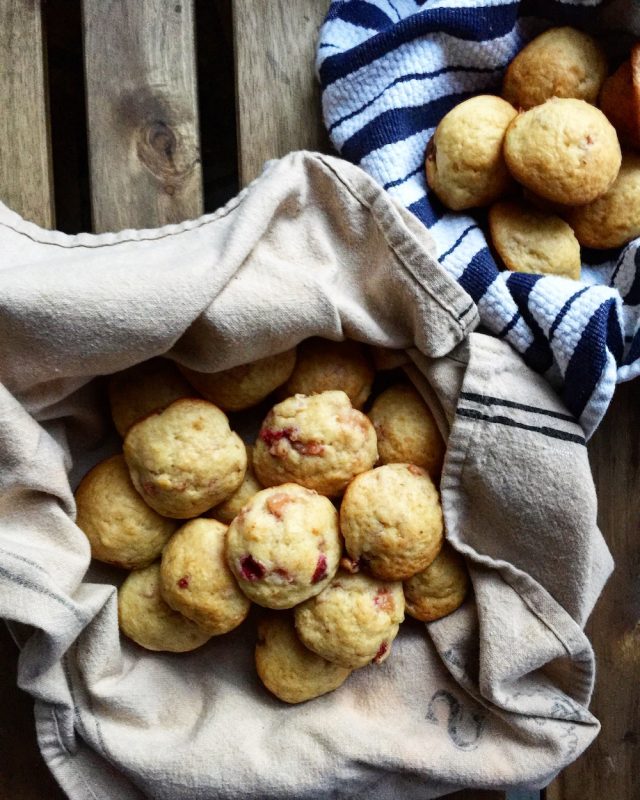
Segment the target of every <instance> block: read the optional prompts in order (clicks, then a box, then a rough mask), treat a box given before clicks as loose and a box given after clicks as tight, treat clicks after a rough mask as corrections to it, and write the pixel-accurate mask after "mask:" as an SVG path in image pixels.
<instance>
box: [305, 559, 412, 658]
mask: <svg viewBox="0 0 640 800" xmlns="http://www.w3.org/2000/svg"><path fill="white" fill-rule="evenodd" d="M294 614H295V623H296V631H297V633H298V636H299V637H300V639H301V640H302V643H303V644H304V645H305V646H306V647H308V648H309V649H310V650H313V652H314V653H317V654H318V655H319V656H322V658H326V659H327V661H331V662H332V663H334V664H339V665H340V666H342V667H346V668H347V669H357V668H358V667H364V666H366V665H367V664H370V663H374V664H381V663H382V662H383V661H385V660H386V659H387V658H388V656H389V653H390V652H391V643H392V642H393V640H394V639H395V638H396V636H397V634H398V629H399V627H400V623H401V622H402V620H403V619H404V595H403V593H402V584H401V583H399V582H393V583H392V582H390V581H381V580H378V579H376V578H371V577H370V576H369V575H365V574H364V573H362V572H360V573H357V574H355V575H350V574H349V573H347V572H343V571H340V572H338V574H337V575H336V576H335V578H334V579H333V580H332V581H331V583H330V584H329V585H328V586H327V588H326V589H325V590H324V591H323V592H322V593H321V594H319V595H317V596H316V597H312V598H311V600H307V601H306V603H302V604H301V605H299V606H297V607H296V609H295V612H294Z"/></svg>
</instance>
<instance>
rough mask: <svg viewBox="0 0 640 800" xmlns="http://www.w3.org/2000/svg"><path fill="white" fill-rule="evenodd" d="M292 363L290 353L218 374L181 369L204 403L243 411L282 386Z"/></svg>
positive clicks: (226, 409) (241, 365)
mask: <svg viewBox="0 0 640 800" xmlns="http://www.w3.org/2000/svg"><path fill="white" fill-rule="evenodd" d="M295 363H296V351H295V349H293V350H286V351H285V352H284V353H278V354H277V355H275V356H267V357H266V358H261V359H259V360H258V361H252V362H251V363H250V364H240V365H239V366H237V367H231V369H225V370H223V371H221V372H215V373H207V372H196V371H195V370H193V369H189V368H188V367H180V369H181V370H182V373H183V375H184V376H185V377H186V378H187V380H188V381H189V383H191V385H192V386H194V387H195V388H196V389H197V390H198V392H199V393H200V394H201V395H202V396H203V397H206V398H207V400H209V401H210V402H212V403H215V405H217V406H219V407H220V408H222V409H223V410H224V411H242V410H243V409H245V408H250V407H251V406H255V405H256V403H259V402H260V401H261V400H264V398H265V397H266V396H267V395H269V394H271V392H272V391H273V390H274V389H277V388H278V386H280V385H281V384H283V383H284V382H285V381H286V380H287V379H288V378H289V376H290V375H291V373H292V371H293V367H294V365H295Z"/></svg>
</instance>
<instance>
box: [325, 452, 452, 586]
mask: <svg viewBox="0 0 640 800" xmlns="http://www.w3.org/2000/svg"><path fill="white" fill-rule="evenodd" d="M340 530H341V531H342V535H343V536H344V543H345V547H346V549H347V552H348V553H349V556H350V557H351V558H352V559H353V561H355V562H356V564H360V565H361V566H362V567H363V568H364V569H366V570H367V571H368V572H370V573H371V574H372V575H375V576H376V577H377V578H383V579H385V580H405V579H406V578H410V577H411V576H412V575H415V574H416V572H420V571H421V570H423V569H425V567H427V566H428V565H429V564H430V563H431V562H432V561H433V559H434V558H435V557H436V556H437V555H438V553H439V552H440V548H441V547H442V541H443V519H442V508H441V506H440V498H439V496H438V491H437V489H436V487H435V486H434V485H433V481H432V480H431V478H430V477H429V476H428V474H427V473H426V471H425V470H423V469H421V468H420V467H416V466H415V465H414V464H386V465H385V466H383V467H376V469H372V470H370V471H369V472H363V473H362V474H361V475H358V477H357V478H355V479H354V480H353V481H352V482H351V483H350V484H349V487H348V488H347V491H346V492H345V495H344V499H343V500H342V504H341V506H340Z"/></svg>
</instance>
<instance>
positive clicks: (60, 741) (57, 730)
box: [49, 706, 73, 758]
mask: <svg viewBox="0 0 640 800" xmlns="http://www.w3.org/2000/svg"><path fill="white" fill-rule="evenodd" d="M49 711H50V713H51V716H52V717H53V724H54V726H55V736H56V739H57V740H58V744H59V745H60V747H61V748H62V749H63V750H64V752H65V753H66V754H67V755H68V756H69V757H70V758H72V757H73V753H72V752H71V750H69V748H68V747H67V745H66V744H65V743H64V739H63V738H62V731H61V730H60V721H59V720H58V712H57V710H56V707H55V706H50V707H49Z"/></svg>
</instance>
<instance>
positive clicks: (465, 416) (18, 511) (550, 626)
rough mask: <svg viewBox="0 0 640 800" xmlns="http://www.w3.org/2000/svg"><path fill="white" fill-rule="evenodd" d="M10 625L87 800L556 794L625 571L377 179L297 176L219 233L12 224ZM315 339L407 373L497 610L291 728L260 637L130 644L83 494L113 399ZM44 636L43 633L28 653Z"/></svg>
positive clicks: (5, 304) (426, 633)
mask: <svg viewBox="0 0 640 800" xmlns="http://www.w3.org/2000/svg"><path fill="white" fill-rule="evenodd" d="M0 253H2V262H1V267H0V369H1V372H0V380H1V385H0V403H1V411H0V463H1V470H0V486H1V495H0V615H1V616H2V617H4V618H6V619H7V620H10V621H11V623H12V629H13V630H14V632H16V635H18V636H19V637H20V638H21V641H22V642H23V648H22V653H21V656H20V664H19V681H20V685H21V686H22V687H23V688H24V689H26V690H27V691H28V692H30V693H31V694H32V695H33V696H34V697H35V698H36V720H37V729H38V738H39V742H40V746H41V748H42V752H43V754H44V757H45V759H46V761H47V763H48V764H49V766H50V768H51V770H52V771H53V773H54V774H55V776H56V777H57V779H58V780H59V782H60V783H61V785H62V786H63V787H64V789H65V790H66V792H67V793H68V794H69V796H70V797H72V798H74V799H75V798H77V799H78V800H80V799H81V798H82V800H84V799H85V798H87V799H89V798H91V800H97V799H100V800H102V799H103V798H104V800H125V798H126V799H127V800H129V799H133V798H141V797H153V798H163V799H165V798H166V800H181V799H182V798H184V799H185V800H186V798H189V799H190V800H191V799H194V798H195V799H196V800H199V798H219V799H220V800H227V798H237V799H238V800H240V798H242V800H247V799H248V798H256V799H257V798H260V800H268V799H269V798H274V800H275V799H276V798H278V800H282V799H283V798H314V800H315V799H316V798H320V797H322V798H376V800H386V799H387V798H389V800H390V799H391V798H399V797H402V798H403V799H406V800H411V799H412V798H420V799H421V800H424V798H430V797H436V796H439V795H442V794H445V793H447V792H450V791H454V790H455V789H457V788H461V787H465V786H477V787H504V788H506V787H512V786H517V785H520V786H523V785H528V786H541V785H543V784H545V782H547V781H548V780H550V779H551V778H552V776H553V775H554V774H555V773H556V772H557V771H558V770H560V769H561V768H562V767H563V766H565V765H566V764H568V763H569V762H570V761H572V760H573V759H575V758H576V757H577V756H578V755H579V754H580V753H581V752H582V751H583V750H584V749H585V748H586V747H587V746H588V744H589V743H590V742H591V741H592V740H593V738H594V736H595V735H596V734H597V732H598V727H599V726H598V722H597V720H596V719H594V717H593V716H592V715H591V714H590V713H589V711H588V709H587V704H588V702H589V697H590V693H591V689H592V685H593V676H594V658H593V653H592V650H591V647H590V645H589V642H588V641H587V639H586V637H585V635H584V633H583V630H582V628H583V625H584V623H585V620H586V618H587V616H588V615H589V613H590V611H591V609H592V607H593V604H594V602H595V600H596V598H597V597H598V594H599V593H600V590H601V588H602V586H603V584H604V582H605V580H606V578H607V576H608V574H609V572H610V570H611V566H612V565H611V559H610V556H609V553H608V550H607V548H606V546H605V544H604V542H603V540H602V537H601V534H600V532H599V531H598V528H597V527H596V499H595V495H594V487H593V482H592V479H591V474H590V471H589V464H588V460H587V453H586V449H585V443H584V437H583V432H582V430H581V429H580V428H579V426H578V425H577V424H576V423H575V422H574V421H573V419H572V418H571V417H570V416H569V415H568V414H567V412H566V410H565V409H564V408H563V407H562V405H561V403H560V401H559V400H558V398H557V397H556V395H555V394H554V392H553V391H552V390H551V389H550V388H549V387H548V385H547V384H546V383H545V382H544V380H543V379H542V378H541V377H540V376H538V375H536V374H534V373H532V372H531V371H529V370H528V369H527V368H526V367H525V366H524V365H523V364H522V362H521V361H520V359H519V358H518V357H517V355H515V354H514V353H513V352H512V351H511V350H510V349H509V347H508V346H507V345H505V344H504V343H502V342H500V341H498V340H496V339H492V338H490V337H487V336H484V335H482V334H478V333H472V330H473V328H474V327H475V326H476V324H477V320H478V317H477V312H476V308H475V306H474V305H473V304H472V303H471V301H470V300H469V297H468V296H467V295H466V294H465V292H464V291H463V290H462V289H461V288H460V287H459V286H458V285H457V284H456V283H455V282H454V281H453V280H452V279H451V278H449V277H448V276H447V275H446V274H445V272H444V271H443V270H442V269H441V268H440V267H439V266H438V264H437V262H436V261H435V260H434V258H433V247H432V241H431V239H430V236H429V233H428V231H427V230H426V229H425V228H424V227H423V226H422V225H420V224H419V223H418V222H417V221H416V220H414V218H413V217H412V216H411V215H410V214H409V213H408V212H406V211H405V210H403V209H402V208H400V207H399V206H397V205H396V204H395V203H394V202H393V201H392V200H391V199H390V198H389V197H388V196H387V195H386V194H385V193H384V192H383V190H382V189H380V188H379V187H378V186H376V185H375V184H374V182H373V181H372V180H371V178H369V177H368V176H367V175H366V174H365V173H364V172H362V171H360V170H359V169H358V168H357V167H354V166H352V165H350V164H347V163H346V162H341V161H338V160H336V159H334V158H329V157H325V156H321V155H317V154H312V153H292V154H291V155H289V156H287V157H286V158H284V159H282V160H280V161H277V162H271V163H270V164H268V165H267V168H266V169H265V171H264V173H263V174H262V176H261V177H260V178H259V179H258V180H257V181H255V182H254V183H253V184H252V185H251V186H250V187H249V188H248V189H247V190H245V191H243V192H242V193H241V194H240V195H239V196H238V197H237V198H236V199H234V200H233V201H231V202H230V203H229V204H228V205H227V206H226V207H225V208H223V209H221V210H220V211H219V212H217V213H215V214H212V215H209V216H205V217H202V218H201V219H198V220H195V221H190V222H185V223H183V224H180V225H172V226H168V227H165V228H161V229H158V230H143V231H124V232H121V233H117V234H104V235H99V236H94V235H86V234H83V235H80V236H66V235H64V234H62V233H57V232H49V231H45V230H42V229H40V228H38V227H36V226H35V225H32V224H30V223H28V222H25V221H24V220H22V219H21V218H20V217H19V216H17V215H16V214H14V213H13V212H11V211H10V210H9V209H7V208H5V207H1V208H0ZM311 335H320V336H325V337H329V338H333V339H340V338H343V337H344V336H348V337H353V338H355V339H359V340H361V341H364V342H369V343H371V344H375V345H380V346H382V347H388V348H395V349H398V348H400V349H402V350H406V354H407V356H408V358H409V360H410V362H411V363H410V366H409V368H408V369H409V372H410V375H411V377H412V378H413V379H414V380H415V381H416V383H417V384H418V386H419V387H420V389H421V390H422V391H423V393H424V395H425V397H426V398H427V400H428V402H429V403H430V404H431V405H432V407H433V409H434V411H435V413H436V415H437V418H438V420H439V423H440V424H441V426H442V430H443V432H444V434H445V435H448V451H447V458H446V464H445V468H444V474H443V478H442V500H443V505H444V512H445V519H446V532H447V537H448V538H449V540H450V541H451V542H452V543H453V545H454V546H455V547H456V548H457V549H458V550H460V551H461V552H462V553H464V554H465V556H466V557H467V560H468V564H469V568H470V572H471V577H472V581H473V590H474V591H473V596H472V597H471V598H470V599H469V600H468V601H467V602H466V604H465V605H464V606H463V607H462V608H461V609H460V610H458V611H457V612H455V613H454V614H452V615H451V616H449V617H446V618H445V619H443V620H440V621H438V622H435V623H432V624H429V625H425V624H422V623H416V622H414V621H410V622H409V623H407V624H405V625H404V626H402V629H401V633H400V636H399V637H398V639H397V640H396V643H395V644H394V647H393V652H392V655H391V657H390V658H389V660H388V661H387V662H386V663H385V664H384V665H382V666H379V667H375V666H371V667H367V668H365V669H362V670H359V671H357V672H355V673H354V674H353V675H352V677H351V678H349V680H348V681H347V682H346V683H345V684H344V686H342V687H341V688H340V689H339V690H338V691H336V692H334V693H332V694H330V695H327V696H325V697H322V698H320V699H317V700H314V701H311V702H308V703H304V704H302V705H299V706H295V707H294V706H287V705H285V704H283V703H281V702H279V701H278V700H276V699H275V698H274V697H272V696H271V695H269V694H268V693H267V692H266V691H265V690H264V689H263V688H262V687H261V686H260V684H259V682H258V679H257V678H256V675H255V671H254V667H253V646H254V641H255V639H254V636H255V631H254V628H253V626H254V622H255V620H253V621H252V620H249V621H248V622H247V623H246V624H244V625H243V626H241V627H240V628H239V629H237V630H236V631H234V632H233V633H231V634H229V635H227V636H223V637H219V638H214V639H212V640H211V641H210V642H209V643H208V644H207V645H206V646H205V647H203V648H201V649H200V650H197V651H195V652H193V653H191V654H187V655H169V654H157V653H150V652H146V651H144V650H142V649H141V648H139V647H137V646H136V645H134V644H132V643H131V642H129V641H125V640H123V639H121V638H120V637H119V634H118V625H117V614H116V609H117V605H116V589H115V588H114V585H115V584H117V582H118V581H119V580H121V579H122V575H121V573H118V572H117V571H116V570H110V569H108V568H106V567H95V566H94V567H92V568H91V570H90V571H89V573H87V569H88V567H89V547H88V544H87V541H86V539H85V538H84V536H83V534H82V533H81V532H80V530H79V529H78V528H77V527H76V525H75V524H74V500H73V494H72V487H73V486H74V485H75V483H76V482H77V480H78V479H79V477H80V476H81V475H82V474H83V472H84V471H85V470H86V469H87V468H88V467H89V466H90V465H91V464H93V463H95V462H97V461H98V460H99V459H101V458H103V457H104V456H105V455H107V454H108V453H109V452H111V451H113V449H115V448H116V447H117V446H118V444H117V442H115V441H114V437H113V434H112V433H111V432H110V431H111V428H110V424H109V422H108V412H107V408H106V402H105V391H104V382H103V381H102V380H100V379H98V380H94V378H95V377H96V376H103V375H106V374H108V373H110V372H113V371H116V370H120V369H123V368H124V367H127V366H130V365H131V364H134V363H136V362H138V361H141V360H144V359H147V358H149V357H151V356H156V355H159V354H167V355H168V356H169V358H172V359H174V360H176V361H178V362H180V363H183V364H188V365H189V366H191V367H195V368H197V369H200V370H211V371H215V370H219V369H223V368H226V367H230V366H232V365H235V364H239V363H242V362H246V361H249V360H251V359H255V358H259V357H261V356H265V355H267V354H270V353H275V352H278V351H281V350H284V349H286V348H289V347H292V346H293V345H295V344H296V343H297V342H299V341H300V340H302V339H304V338H305V337H308V336H311ZM24 626H27V627H24Z"/></svg>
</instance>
